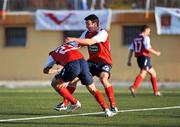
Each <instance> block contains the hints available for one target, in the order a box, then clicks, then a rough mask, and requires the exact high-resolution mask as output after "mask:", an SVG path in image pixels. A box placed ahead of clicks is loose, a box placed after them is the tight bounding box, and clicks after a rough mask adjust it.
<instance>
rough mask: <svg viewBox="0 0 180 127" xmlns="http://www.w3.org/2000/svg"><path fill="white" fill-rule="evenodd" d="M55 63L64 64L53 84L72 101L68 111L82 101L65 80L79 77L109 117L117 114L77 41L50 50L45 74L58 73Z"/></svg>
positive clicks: (62, 94) (74, 108) (76, 107)
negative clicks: (67, 85)
mask: <svg viewBox="0 0 180 127" xmlns="http://www.w3.org/2000/svg"><path fill="white" fill-rule="evenodd" d="M54 64H59V65H62V66H64V67H63V69H62V70H61V71H60V73H58V74H56V75H55V76H54V78H53V80H52V83H51V85H52V87H53V88H54V89H55V90H56V91H57V92H58V93H59V94H60V95H61V96H63V97H64V98H66V99H67V100H68V101H69V102H71V106H70V108H69V109H67V112H72V111H74V110H76V109H78V108H80V107H81V104H80V102H79V101H78V100H77V99H76V98H75V97H74V96H72V94H71V93H70V92H69V91H68V90H67V88H66V87H65V86H64V82H69V81H72V80H73V79H75V78H76V77H78V78H79V79H80V81H81V83H82V84H83V85H85V86H86V88H87V89H88V90H89V92H90V93H91V94H92V95H94V97H95V99H96V100H97V102H98V103H99V104H100V105H101V107H102V108H103V110H104V111H105V115H107V116H109V117H111V116H113V115H115V113H113V112H111V111H110V110H109V108H108V106H107V104H106V102H105V99H104V97H103V95H102V93H101V92H100V91H99V90H98V89H96V87H95V85H94V83H93V78H92V75H91V73H90V72H89V67H88V63H87V62H86V61H85V60H84V58H83V55H82V54H81V53H80V52H79V51H78V44H77V43H76V42H68V43H65V44H63V45H61V46H59V47H57V48H56V49H55V50H53V51H52V52H50V54H49V57H48V62H47V64H46V66H45V67H44V70H43V72H44V73H45V74H53V73H57V72H58V70H56V69H53V65H54Z"/></svg>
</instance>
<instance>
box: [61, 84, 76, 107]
mask: <svg viewBox="0 0 180 127" xmlns="http://www.w3.org/2000/svg"><path fill="white" fill-rule="evenodd" d="M59 94H61V96H63V97H64V98H66V99H67V100H68V101H70V102H71V103H72V104H76V103H77V99H76V98H75V97H73V96H72V94H71V93H70V92H69V91H68V90H67V89H66V87H61V88H59Z"/></svg>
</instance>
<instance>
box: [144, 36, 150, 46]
mask: <svg viewBox="0 0 180 127" xmlns="http://www.w3.org/2000/svg"><path fill="white" fill-rule="evenodd" d="M143 43H144V47H145V49H149V48H151V44H150V38H149V37H148V36H146V37H144V42H143Z"/></svg>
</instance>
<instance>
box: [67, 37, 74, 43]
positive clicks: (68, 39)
mask: <svg viewBox="0 0 180 127" xmlns="http://www.w3.org/2000/svg"><path fill="white" fill-rule="evenodd" d="M70 41H74V40H73V38H72V37H67V38H66V39H65V42H66V43H68V42H70Z"/></svg>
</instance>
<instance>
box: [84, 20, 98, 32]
mask: <svg viewBox="0 0 180 127" xmlns="http://www.w3.org/2000/svg"><path fill="white" fill-rule="evenodd" d="M86 28H87V29H88V30H89V31H90V32H95V31H97V29H98V26H97V23H96V22H92V21H91V20H87V21H86Z"/></svg>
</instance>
